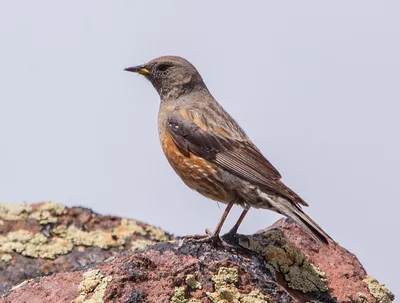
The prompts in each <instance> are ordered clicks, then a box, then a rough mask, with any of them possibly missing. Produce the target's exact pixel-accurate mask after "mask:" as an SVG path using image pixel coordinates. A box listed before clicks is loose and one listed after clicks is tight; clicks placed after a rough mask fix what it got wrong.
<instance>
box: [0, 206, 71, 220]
mask: <svg viewBox="0 0 400 303" xmlns="http://www.w3.org/2000/svg"><path fill="white" fill-rule="evenodd" d="M64 210H65V206H63V205H61V204H58V203H56V202H44V203H41V204H40V205H38V206H34V207H32V206H29V205H28V204H26V203H22V204H12V203H0V218H3V219H4V220H8V221H10V220H22V219H28V218H32V219H35V220H37V221H39V223H40V224H47V223H54V222H57V218H56V217H57V216H59V215H61V214H63V212H64Z"/></svg>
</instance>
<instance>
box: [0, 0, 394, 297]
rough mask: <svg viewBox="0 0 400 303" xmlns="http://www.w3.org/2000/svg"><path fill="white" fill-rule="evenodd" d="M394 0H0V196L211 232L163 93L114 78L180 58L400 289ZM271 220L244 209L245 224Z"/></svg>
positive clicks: (212, 214)
mask: <svg viewBox="0 0 400 303" xmlns="http://www.w3.org/2000/svg"><path fill="white" fill-rule="evenodd" d="M167 2H168V4H167ZM399 8H400V5H399V2H395V1H379V2H378V1H374V2H373V1H351V2H349V1H335V3H333V2H330V3H328V2H325V1H324V2H322V1H301V2H300V1H292V2H290V3H288V2H285V4H283V3H282V2H281V1H279V2H278V1H268V2H266V1H263V2H261V1H259V2H258V3H257V2H251V3H248V4H244V3H243V2H237V3H235V2H232V1H219V2H218V3H217V2H211V1H209V2H204V1H203V2H202V4H200V3H194V2H193V1H192V2H190V3H183V2H179V1H159V2H151V1H143V2H140V1H99V0H96V1H68V3H66V2H64V3H60V2H57V3H55V2H54V1H18V2H17V1H2V3H1V5H0V41H1V42H0V43H1V52H0V54H1V56H0V83H1V89H0V199H1V200H2V201H6V202H19V201H28V202H37V201H42V200H55V201H57V202H60V203H64V204H66V205H83V206H86V207H91V208H93V209H94V210H95V211H98V212H100V213H102V214H114V215H120V216H126V217H131V218H136V219H139V220H142V221H145V222H149V223H152V224H156V225H158V226H161V227H163V228H164V229H166V230H168V231H170V232H173V233H176V234H179V235H184V234H188V233H201V232H203V230H204V228H206V227H209V228H214V227H215V225H216V223H217V221H218V219H219V217H220V215H221V213H222V210H223V207H220V208H219V207H218V206H217V203H215V202H213V201H210V200H206V199H205V198H203V197H201V196H200V195H198V194H197V193H194V192H192V191H191V190H189V189H187V188H186V187H185V186H184V185H183V183H182V182H181V181H180V180H179V179H178V177H177V176H176V175H175V174H174V172H173V171H172V169H171V168H170V167H169V165H168V163H167V161H166V160H165V159H164V156H163V154H162V151H161V148H160V146H159V142H158V134H157V127H156V121H157V110H158V103H159V101H158V96H157V94H156V92H155V91H154V89H153V88H152V87H151V85H150V84H149V83H147V82H146V80H145V79H143V78H141V77H140V76H136V75H134V74H130V73H126V72H123V68H124V67H127V66H131V65H136V64H140V63H143V62H145V61H147V60H150V59H152V58H154V57H157V56H160V55H166V54H174V55H180V56H183V57H186V58H188V59H189V60H190V61H192V62H193V63H194V64H195V65H196V66H197V68H198V69H199V71H200V72H201V73H202V75H203V77H204V79H205V81H206V83H207V85H208V87H209V89H210V90H211V92H212V93H213V94H214V96H215V97H216V99H217V100H219V102H220V103H222V104H223V106H224V107H225V108H226V109H227V110H228V111H229V112H230V113H231V114H232V115H233V117H235V118H236V119H237V120H238V121H239V122H240V124H241V125H242V126H243V127H244V129H245V130H246V131H247V133H248V134H249V136H250V137H251V138H252V139H253V141H254V142H255V143H256V144H257V145H258V146H259V148H260V149H261V150H262V151H263V152H264V154H265V155H266V156H267V157H268V158H269V159H270V161H271V162H272V163H273V164H274V165H275V166H276V167H277V168H278V169H279V170H280V172H281V173H282V175H283V176H284V181H285V182H286V183H287V184H288V185H290V186H291V187H292V188H293V189H294V190H296V191H297V192H298V193H299V194H300V195H301V196H302V197H303V198H304V199H305V200H306V201H307V202H308V203H309V204H310V205H311V207H310V208H309V209H307V210H306V211H307V212H308V214H310V215H311V217H312V218H314V219H315V220H316V221H317V222H319V223H320V224H321V225H322V226H323V227H324V229H325V230H326V231H327V232H328V233H330V234H331V236H333V237H334V238H335V239H336V240H337V241H338V242H339V243H340V244H342V245H343V246H345V247H346V248H348V249H349V250H351V251H352V252H354V253H355V254H357V256H358V257H359V258H360V260H361V262H362V263H363V264H364V265H365V267H366V269H367V270H368V271H369V272H370V273H371V274H373V275H374V276H376V277H377V278H378V279H379V280H380V282H382V283H386V284H387V285H388V286H389V288H390V289H391V290H393V291H394V292H395V293H399V291H400V288H399V287H400V286H399V283H398V281H396V279H398V270H399V267H398V260H397V258H398V255H399V253H398V249H399V241H398V232H399V230H400V224H399V220H398V214H397V213H398V211H399V183H398V181H399V178H398V171H399V169H400V160H399V153H400V144H399V129H400V125H399V124H400V123H399V97H400V89H399V87H400V86H399V81H400V72H399V70H400V55H399V54H400V39H399V37H400V21H399V20H400V18H399V13H400V10H399ZM239 213H240V209H235V210H234V212H233V213H232V214H231V216H230V217H229V220H228V223H227V224H226V228H225V231H226V230H227V229H228V228H229V227H230V226H231V225H232V224H233V222H234V221H235V220H236V218H237V216H238V215H239ZM277 218H279V216H277V215H275V214H273V213H271V212H268V211H262V210H259V211H252V212H250V214H249V215H248V217H247V219H246V220H245V222H244V224H243V226H242V227H241V230H240V232H242V233H253V232H255V231H256V230H257V229H261V228H263V227H266V226H268V225H270V224H272V223H273V222H274V221H275V220H276V219H277ZM394 267H397V268H396V269H395V268H394Z"/></svg>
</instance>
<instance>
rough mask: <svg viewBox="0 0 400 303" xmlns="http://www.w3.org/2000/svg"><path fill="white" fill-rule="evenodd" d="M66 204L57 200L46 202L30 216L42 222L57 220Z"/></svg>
mask: <svg viewBox="0 0 400 303" xmlns="http://www.w3.org/2000/svg"><path fill="white" fill-rule="evenodd" d="M64 210H65V206H63V205H61V204H58V203H55V202H45V203H43V204H41V205H40V206H39V207H38V208H37V209H36V210H35V211H33V212H32V213H31V214H30V215H29V218H32V219H35V220H37V221H38V222H39V223H40V224H48V223H55V222H57V216H59V215H62V214H63V213H64Z"/></svg>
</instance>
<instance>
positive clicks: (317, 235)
mask: <svg viewBox="0 0 400 303" xmlns="http://www.w3.org/2000/svg"><path fill="white" fill-rule="evenodd" d="M261 196H262V197H263V198H264V199H266V200H268V202H269V205H270V206H272V209H273V210H275V211H276V212H278V213H280V214H282V215H284V216H286V217H288V218H290V219H292V220H293V221H294V222H295V223H297V224H298V225H300V226H301V227H302V228H303V229H304V230H305V231H306V232H307V233H308V234H309V235H310V236H312V237H313V238H314V239H315V240H317V241H319V242H321V243H323V244H326V245H329V241H328V239H330V240H332V238H331V237H330V236H329V235H328V234H327V233H326V232H325V231H324V230H323V229H322V228H321V227H320V226H319V225H318V224H317V223H316V222H315V221H314V220H313V219H311V218H310V217H309V216H308V215H306V213H304V212H303V210H302V209H301V208H300V206H298V205H296V204H295V203H293V202H291V201H289V200H287V199H285V198H283V197H279V196H274V197H272V196H270V195H268V194H266V193H261ZM332 241H333V240H332Z"/></svg>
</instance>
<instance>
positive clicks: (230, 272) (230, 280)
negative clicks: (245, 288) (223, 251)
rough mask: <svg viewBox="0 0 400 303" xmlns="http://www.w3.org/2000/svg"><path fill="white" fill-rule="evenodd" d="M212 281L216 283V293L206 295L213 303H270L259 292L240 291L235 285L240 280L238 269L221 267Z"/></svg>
mask: <svg viewBox="0 0 400 303" xmlns="http://www.w3.org/2000/svg"><path fill="white" fill-rule="evenodd" d="M211 280H212V281H213V282H214V283H215V291H214V292H207V293H206V294H207V296H208V298H209V299H210V300H211V301H212V302H213V303H230V302H232V303H268V301H267V298H266V296H265V295H263V294H262V293H261V292H260V291H259V290H253V291H252V292H250V293H248V294H243V293H241V292H240V291H239V290H238V288H237V287H236V285H235V284H236V283H237V282H238V280H239V272H238V270H237V269H236V268H228V267H221V268H220V269H219V270H218V273H217V274H216V275H214V276H213V277H212V278H211Z"/></svg>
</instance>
